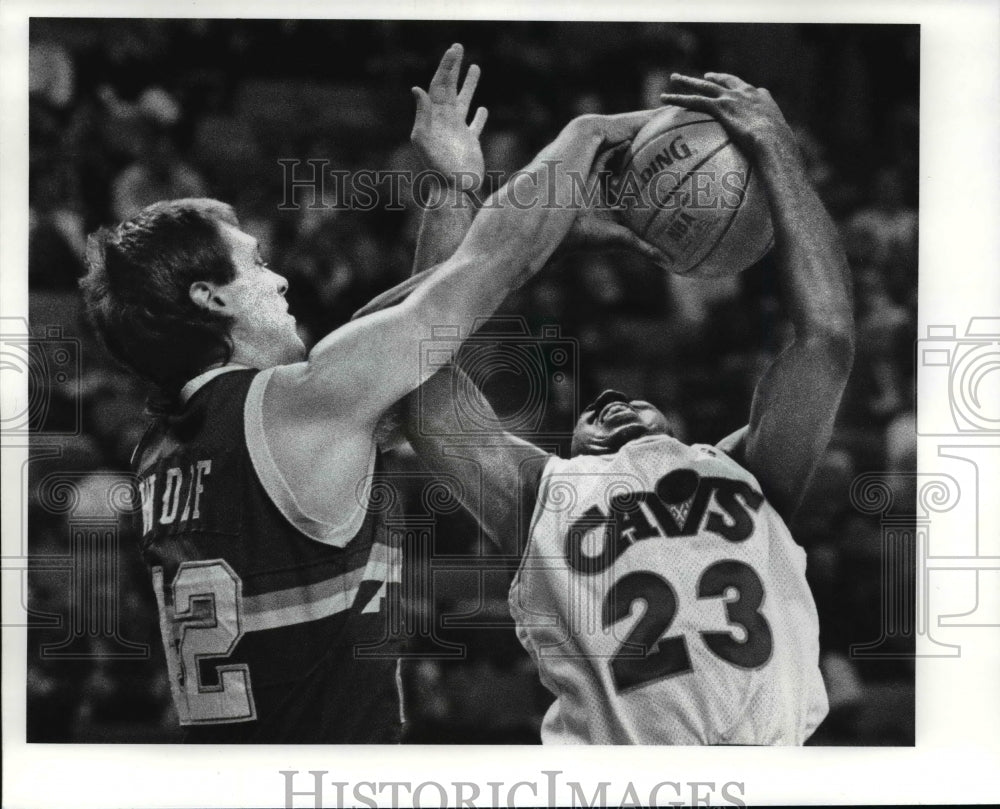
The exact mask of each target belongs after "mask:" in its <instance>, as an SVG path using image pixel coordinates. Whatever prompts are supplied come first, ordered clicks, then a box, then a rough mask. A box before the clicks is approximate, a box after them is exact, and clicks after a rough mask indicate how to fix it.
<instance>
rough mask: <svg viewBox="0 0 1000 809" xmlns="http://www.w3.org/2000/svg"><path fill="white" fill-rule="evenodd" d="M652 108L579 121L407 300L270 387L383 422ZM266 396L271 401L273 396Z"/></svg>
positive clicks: (529, 269) (302, 410) (344, 414)
mask: <svg viewBox="0 0 1000 809" xmlns="http://www.w3.org/2000/svg"><path fill="white" fill-rule="evenodd" d="M650 117H651V114H650V113H635V114H632V115H626V116H615V117H614V118H607V117H585V118H578V119H576V120H574V121H573V122H571V123H570V124H569V125H568V126H566V128H565V129H563V131H562V132H561V133H560V134H559V136H558V137H557V138H556V139H555V141H553V142H552V143H551V144H550V145H549V146H548V147H546V148H545V149H544V150H542V152H541V153H540V154H539V155H538V156H537V157H536V158H535V160H534V161H532V163H531V164H529V165H528V166H527V168H525V169H524V170H523V171H522V172H520V173H518V174H517V175H516V176H515V177H514V178H512V179H511V181H510V182H508V183H507V184H506V185H505V186H504V187H503V188H501V189H500V190H499V191H498V192H497V193H496V194H494V195H493V196H492V197H490V199H489V200H487V202H486V204H485V205H484V207H483V209H482V210H481V211H480V212H479V214H478V215H477V216H476V219H475V221H474V222H473V224H472V227H471V228H470V230H469V232H468V234H467V235H466V237H465V239H464V241H463V242H462V244H461V246H460V247H459V249H458V251H457V252H456V253H455V254H454V255H453V256H452V257H451V258H450V259H448V260H447V261H445V262H444V263H442V264H441V265H439V266H438V268H437V269H436V270H435V272H434V273H432V274H431V275H430V276H429V277H428V278H427V280H426V281H425V282H424V283H423V284H421V285H420V286H418V287H417V288H416V289H414V291H413V292H412V294H411V295H410V296H409V297H408V298H407V299H406V300H405V301H404V302H402V303H401V304H399V305H398V306H395V307H392V308H390V309H386V310H383V311H381V312H376V313H374V314H372V315H369V316H367V317H364V318H360V319H358V320H355V321H353V322H351V323H349V324H347V325H346V326H344V327H342V328H340V329H338V330H337V331H335V332H334V333H332V334H331V335H329V336H328V337H326V338H325V339H323V340H322V341H321V342H320V343H319V344H317V345H316V347H315V348H314V349H313V351H312V352H311V353H310V355H309V358H308V360H307V362H305V363H300V364H298V365H291V366H284V367H281V368H279V369H278V370H277V371H275V373H274V376H273V377H272V380H271V389H273V394H272V390H269V391H268V396H272V395H273V396H274V397H275V399H276V401H277V402H278V406H279V407H280V408H281V409H282V411H283V412H284V414H285V416H286V418H289V419H291V420H295V419H297V418H299V419H307V420H315V419H323V418H333V419H337V420H341V421H343V420H345V419H346V420H349V421H350V422H351V424H353V426H356V427H364V426H373V425H374V424H375V422H376V420H377V419H378V417H379V416H380V415H381V413H382V412H383V411H384V410H385V409H386V408H387V407H388V406H389V405H391V404H392V403H393V402H395V401H396V400H397V399H399V398H400V397H402V396H403V395H405V394H406V393H409V392H410V391H411V390H413V389H414V388H416V387H417V385H419V384H420V383H421V382H423V381H424V380H425V379H426V378H427V377H428V376H429V374H430V373H431V372H432V370H433V369H429V368H427V367H426V366H424V365H422V364H421V362H420V353H419V352H420V345H421V341H422V340H424V339H426V338H430V337H431V335H432V328H433V327H434V326H442V325H444V326H452V327H458V328H459V329H460V330H461V338H462V339H464V338H466V337H468V335H469V332H470V330H471V328H472V326H473V324H474V323H475V322H476V321H477V320H478V319H480V318H483V317H488V316H489V315H491V314H492V313H493V312H494V311H495V310H496V308H497V307H498V306H499V305H500V303H501V302H502V301H503V299H504V298H505V297H506V296H507V295H508V294H509V293H510V291H511V290H513V289H514V288H515V287H516V286H518V285H519V284H521V283H523V281H525V280H526V279H527V278H528V277H530V276H531V275H532V274H533V273H535V272H536V271H537V270H538V269H539V268H540V267H541V266H542V265H543V264H544V263H545V262H546V261H547V260H548V258H549V256H550V255H551V254H552V252H553V251H554V250H555V248H556V246H557V245H558V244H559V242H560V241H562V239H563V237H564V236H565V235H566V233H567V231H568V230H569V229H570V226H571V225H572V224H573V221H574V219H575V217H576V214H577V212H578V210H579V207H580V204H579V202H578V200H576V199H574V193H573V180H572V178H573V177H574V176H575V175H577V174H583V175H586V174H587V173H588V172H589V170H590V168H591V166H592V164H593V162H594V158H595V156H596V155H597V153H598V151H599V149H600V148H601V147H602V146H603V145H604V144H606V143H609V142H617V141H618V140H624V139H626V138H628V137H631V136H632V135H634V133H635V132H636V131H637V130H638V128H640V127H641V126H642V124H643V123H644V122H645V121H646V120H648V119H649V118H650ZM265 406H266V405H265Z"/></svg>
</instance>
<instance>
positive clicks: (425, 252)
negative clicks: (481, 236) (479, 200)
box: [413, 185, 475, 275]
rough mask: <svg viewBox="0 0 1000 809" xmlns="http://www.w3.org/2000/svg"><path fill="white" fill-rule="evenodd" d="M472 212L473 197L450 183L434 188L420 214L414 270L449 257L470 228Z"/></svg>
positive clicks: (421, 269)
mask: <svg viewBox="0 0 1000 809" xmlns="http://www.w3.org/2000/svg"><path fill="white" fill-rule="evenodd" d="M474 216H475V207H474V206H473V203H472V199H471V198H470V197H469V196H468V195H466V194H464V193H463V192H462V191H460V190H459V189H458V188H456V187H454V186H452V185H446V186H443V187H442V188H440V189H436V190H435V191H434V192H433V193H432V196H431V198H430V199H429V200H428V201H427V206H426V207H425V208H424V211H423V215H422V216H421V218H420V232H419V233H418V234H417V248H416V251H415V252H414V255H413V274H414V275H417V274H418V273H420V272H422V271H423V270H427V269H429V268H430V267H433V266H435V265H437V264H440V263H441V262H443V261H445V260H447V259H449V258H451V257H452V256H453V255H454V254H455V251H456V250H458V248H459V245H461V244H462V240H463V239H464V238H465V235H466V234H467V233H468V232H469V228H470V227H471V225H472V220H473V218H474Z"/></svg>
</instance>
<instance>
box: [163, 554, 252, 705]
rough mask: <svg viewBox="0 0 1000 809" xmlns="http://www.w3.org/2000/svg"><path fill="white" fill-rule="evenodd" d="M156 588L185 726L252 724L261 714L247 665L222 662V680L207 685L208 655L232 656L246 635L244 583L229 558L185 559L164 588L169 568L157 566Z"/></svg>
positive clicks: (176, 702)
mask: <svg viewBox="0 0 1000 809" xmlns="http://www.w3.org/2000/svg"><path fill="white" fill-rule="evenodd" d="M153 589H154V590H155V591H156V603H157V606H158V607H159V612H160V632H161V633H162V634H163V647H164V649H165V651H166V656H167V674H168V676H169V677H170V690H171V692H172V693H173V696H174V705H175V707H176V708H177V715H178V717H179V719H180V723H181V724H182V725H210V724H217V723H220V722H248V721H250V720H251V719H256V718H257V713H256V710H255V708H254V702H253V691H252V690H251V687H250V669H249V667H248V666H247V664H246V663H234V664H229V665H223V666H216V667H215V672H216V676H217V682H216V683H203V682H202V679H201V674H200V672H199V666H200V663H201V661H202V659H205V658H212V657H227V656H228V655H230V654H232V651H233V649H235V648H236V644H237V643H239V641H240V638H242V637H243V628H242V622H241V607H242V602H243V599H242V591H243V582H241V581H240V578H239V576H237V575H236V573H235V572H234V571H233V569H232V568H231V567H230V566H229V565H228V564H227V563H226V562H225V560H223V559H214V560H211V561H205V562H183V563H182V564H181V565H180V567H179V568H178V569H177V575H176V576H174V580H173V582H172V583H171V585H170V590H171V594H172V596H173V597H172V599H171V603H170V604H167V600H166V594H165V592H164V583H163V568H162V567H154V568H153Z"/></svg>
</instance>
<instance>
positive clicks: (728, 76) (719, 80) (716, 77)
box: [705, 73, 750, 90]
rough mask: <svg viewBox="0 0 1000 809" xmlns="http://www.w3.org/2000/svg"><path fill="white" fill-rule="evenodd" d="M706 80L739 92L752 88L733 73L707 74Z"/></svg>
mask: <svg viewBox="0 0 1000 809" xmlns="http://www.w3.org/2000/svg"><path fill="white" fill-rule="evenodd" d="M705 78H706V79H708V80H709V81H713V82H715V83H716V84H721V85H722V86H723V87H726V88H728V89H730V90H739V89H741V88H743V87H749V86H750V85H749V84H747V83H746V82H745V81H743V79H741V78H740V77H739V76H734V75H733V74H732V73H706V74H705Z"/></svg>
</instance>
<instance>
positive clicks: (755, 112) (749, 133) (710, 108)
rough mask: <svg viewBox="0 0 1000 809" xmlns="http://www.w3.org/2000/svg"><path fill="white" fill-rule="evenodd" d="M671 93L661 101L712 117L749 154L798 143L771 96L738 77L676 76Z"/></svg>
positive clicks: (721, 74)
mask: <svg viewBox="0 0 1000 809" xmlns="http://www.w3.org/2000/svg"><path fill="white" fill-rule="evenodd" d="M670 90H671V92H669V93H663V94H662V95H661V96H660V101H662V102H663V103H664V104H673V105H675V106H678V107H685V108H686V109H689V110H695V111H697V112H705V113H708V114H709V115H711V116H712V117H713V118H715V119H716V120H717V121H718V122H719V123H720V124H722V125H723V126H724V127H725V128H726V130H727V131H728V132H729V135H730V137H732V139H733V140H734V141H735V142H736V144H737V145H738V146H739V147H740V148H742V149H744V150H746V151H748V152H751V153H753V152H755V151H756V150H758V149H760V148H762V147H764V146H772V145H776V144H793V143H794V135H793V134H792V130H791V127H789V126H788V122H787V121H786V120H785V116H784V115H782V113H781V109H780V108H779V107H778V105H777V104H776V103H775V101H774V99H773V98H772V97H771V94H770V93H769V92H768V91H767V90H765V89H764V88H762V87H754V86H752V85H750V84H747V82H745V81H743V79H741V78H739V77H738V76H733V75H731V74H729V73H706V74H705V78H703V79H697V78H694V77H693V76H682V75H680V74H678V73H674V74H673V75H671V77H670Z"/></svg>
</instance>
